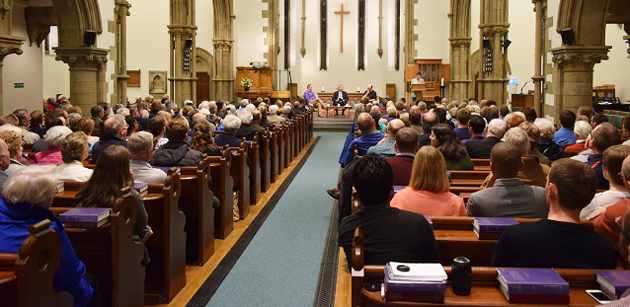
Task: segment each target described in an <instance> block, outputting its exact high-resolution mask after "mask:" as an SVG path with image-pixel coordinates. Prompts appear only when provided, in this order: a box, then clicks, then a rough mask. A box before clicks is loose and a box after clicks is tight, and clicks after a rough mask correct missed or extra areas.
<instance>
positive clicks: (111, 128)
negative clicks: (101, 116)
mask: <svg viewBox="0 0 630 307" xmlns="http://www.w3.org/2000/svg"><path fill="white" fill-rule="evenodd" d="M126 125H127V122H126V121H125V117H124V116H122V115H112V116H110V117H109V118H107V119H106V120H105V122H104V123H103V128H104V130H105V136H116V135H118V131H120V129H122V128H123V127H124V126H126Z"/></svg>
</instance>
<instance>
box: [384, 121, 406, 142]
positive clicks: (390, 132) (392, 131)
mask: <svg viewBox="0 0 630 307" xmlns="http://www.w3.org/2000/svg"><path fill="white" fill-rule="evenodd" d="M402 128H405V122H403V121H402V120H400V119H392V120H391V121H390V122H389V124H387V128H386V129H385V132H387V137H391V138H393V137H395V136H396V133H398V130H400V129H402Z"/></svg>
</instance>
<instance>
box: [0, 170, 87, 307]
mask: <svg viewBox="0 0 630 307" xmlns="http://www.w3.org/2000/svg"><path fill="white" fill-rule="evenodd" d="M52 169H53V167H50V166H31V167H26V168H23V169H21V170H19V171H18V172H16V173H15V174H14V175H13V176H11V177H9V179H8V180H7V182H6V183H5V185H4V189H3V191H2V198H0V253H7V254H17V253H19V252H20V246H21V244H22V242H23V241H24V240H25V239H26V237H28V235H29V231H28V229H29V227H30V226H31V225H33V224H35V223H38V222H41V221H44V220H49V221H50V226H49V227H50V228H51V229H53V230H54V231H55V232H56V233H57V238H58V240H59V242H60V243H61V263H60V266H59V268H58V269H57V271H56V272H55V278H54V280H53V288H54V289H55V290H56V291H68V292H70V294H71V295H72V296H73V298H74V306H75V307H76V306H81V307H82V306H87V305H88V304H90V300H91V298H92V294H93V292H94V289H93V287H92V286H91V285H90V284H89V283H88V281H87V280H86V278H84V275H85V273H86V268H85V265H83V263H82V262H81V261H80V260H79V258H78V257H77V255H76V253H75V252H74V248H73V247H72V243H70V240H69V239H68V235H67V234H66V232H65V230H64V227H63V225H62V222H61V221H60V220H59V219H58V218H57V217H56V216H55V214H54V213H52V212H51V211H50V210H49V209H48V208H50V205H51V204H52V202H53V197H54V195H55V193H56V192H57V179H56V178H55V176H54V175H53V174H52ZM30 295H37V293H30ZM92 303H96V302H92Z"/></svg>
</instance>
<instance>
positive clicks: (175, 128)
mask: <svg viewBox="0 0 630 307" xmlns="http://www.w3.org/2000/svg"><path fill="white" fill-rule="evenodd" d="M234 117H236V116H234ZM188 130H189V126H188V121H187V120H186V119H185V118H183V117H176V118H173V120H171V121H170V122H169V123H168V127H167V129H166V136H167V137H168V142H167V143H166V144H164V146H162V147H160V148H159V149H157V150H156V151H155V152H154V153H153V156H152V157H151V164H153V165H157V166H197V164H199V161H201V158H202V155H203V154H202V153H201V152H200V151H198V150H195V149H192V148H190V145H188V143H186V137H187V135H188Z"/></svg>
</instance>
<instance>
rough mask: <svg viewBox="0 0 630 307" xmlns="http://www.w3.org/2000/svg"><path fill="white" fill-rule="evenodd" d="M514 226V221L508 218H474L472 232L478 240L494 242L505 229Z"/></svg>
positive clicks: (515, 222)
mask: <svg viewBox="0 0 630 307" xmlns="http://www.w3.org/2000/svg"><path fill="white" fill-rule="evenodd" d="M516 224H518V222H517V221H516V219H514V218H509V217H475V218H473V232H474V233H475V235H477V237H478V238H479V239H484V240H486V239H487V240H494V239H498V238H499V237H500V236H501V233H502V232H503V230H505V228H507V227H509V226H512V225H516Z"/></svg>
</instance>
